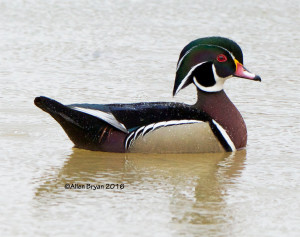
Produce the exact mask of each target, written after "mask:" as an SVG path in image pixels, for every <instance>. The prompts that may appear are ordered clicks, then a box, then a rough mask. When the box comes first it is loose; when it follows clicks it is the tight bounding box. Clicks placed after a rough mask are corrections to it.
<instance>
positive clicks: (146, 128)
mask: <svg viewBox="0 0 300 237" xmlns="http://www.w3.org/2000/svg"><path fill="white" fill-rule="evenodd" d="M191 123H203V121H201V120H193V119H190V120H187V119H184V120H170V121H162V122H158V123H152V124H149V125H147V126H143V127H141V128H139V129H137V130H135V131H133V132H131V133H130V134H129V135H128V136H127V138H126V141H125V149H129V148H130V146H131V145H132V144H133V142H134V140H135V139H137V138H138V137H140V135H142V136H144V135H145V134H146V133H148V132H151V131H154V130H155V129H158V128H160V127H167V126H173V125H180V124H191ZM141 130H143V132H141Z"/></svg>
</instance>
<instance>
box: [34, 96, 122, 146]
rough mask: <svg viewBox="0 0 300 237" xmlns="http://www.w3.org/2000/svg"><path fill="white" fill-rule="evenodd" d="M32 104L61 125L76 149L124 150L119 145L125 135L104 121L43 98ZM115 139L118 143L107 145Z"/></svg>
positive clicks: (36, 99) (38, 98) (37, 98)
mask: <svg viewBox="0 0 300 237" xmlns="http://www.w3.org/2000/svg"><path fill="white" fill-rule="evenodd" d="M34 104H35V105H36V106H37V107H39V108H40V109H42V110H43V111H45V112H47V113H49V114H50V115H51V116H52V117H53V118H54V119H55V120H56V121H57V122H58V123H59V124H60V125H61V127H62V128H63V129H64V131H65V132H66V134H67V135H68V137H69V138H70V139H71V141H72V142H73V143H74V144H75V146H76V147H79V148H84V149H89V150H102V151H110V150H111V149H114V151H117V152H123V150H124V148H123V146H121V144H122V140H123V139H125V137H126V134H125V133H122V132H120V131H117V130H116V129H115V128H114V127H112V126H111V125H109V124H108V123H106V122H105V121H103V120H101V119H99V118H96V117H94V116H92V115H89V114H86V113H83V112H80V111H76V110H73V109H71V108H69V107H67V106H65V105H63V104H61V103H59V102H57V101H55V100H52V99H50V98H47V97H43V96H41V97H36V98H35V100H34ZM110 138H113V139H110ZM115 139H117V140H120V141H118V142H114V144H109V140H115ZM118 144H119V145H118ZM116 146H117V147H116Z"/></svg>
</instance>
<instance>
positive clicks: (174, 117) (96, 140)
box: [35, 37, 260, 153]
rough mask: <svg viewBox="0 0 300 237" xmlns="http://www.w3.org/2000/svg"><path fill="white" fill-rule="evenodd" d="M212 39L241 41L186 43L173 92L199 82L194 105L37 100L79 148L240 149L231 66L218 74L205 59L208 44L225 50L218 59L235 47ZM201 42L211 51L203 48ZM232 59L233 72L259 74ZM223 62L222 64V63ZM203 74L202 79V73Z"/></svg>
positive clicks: (242, 133)
mask: <svg viewBox="0 0 300 237" xmlns="http://www.w3.org/2000/svg"><path fill="white" fill-rule="evenodd" d="M209 39H211V41H210V42H211V43H215V42H216V40H225V41H226V42H225V43H228V42H229V43H230V44H233V46H234V47H238V46H237V45H236V44H235V43H234V42H233V41H230V40H228V39H225V38H220V37H210V38H204V39H199V40H198V43H197V41H193V42H191V43H190V44H189V45H188V46H187V47H185V48H184V50H183V51H182V53H181V56H180V58H179V62H178V69H177V74H176V81H175V86H174V91H173V94H176V93H177V92H178V91H179V90H180V89H182V88H184V87H185V86H187V85H188V84H190V83H192V82H193V83H194V84H195V85H196V86H197V88H198V100H197V103H196V104H195V105H187V104H183V103H171V102H170V103H167V102H153V103H135V104H107V105H102V104H99V105H98V104H73V105H68V106H65V105H62V104H60V103H58V102H57V101H54V100H52V99H49V98H46V97H37V98H36V99H35V104H36V105H37V106H38V107H40V108H41V109H43V110H44V111H45V112H48V113H49V114H50V115H51V116H52V117H53V118H54V119H55V120H56V121H57V122H58V123H59V124H60V125H61V126H62V127H63V129H64V130H65V132H66V133H67V135H68V136H69V138H70V139H71V140H72V141H73V143H74V144H75V146H76V147H79V148H84V149H90V150H101V151H108V152H143V153H196V152H197V153H198V152H225V151H235V150H237V149H241V148H243V147H245V146H246V143H247V130H246V125H245V122H244V120H243V118H242V116H241V114H240V113H239V111H238V110H237V109H236V107H235V106H234V105H233V104H232V102H231V101H230V100H229V98H228V97H227V95H226V94H225V92H224V90H223V87H222V86H223V83H224V81H225V79H227V78H229V75H226V73H227V74H228V73H230V70H229V69H227V68H225V72H223V74H224V73H225V75H222V76H223V77H220V75H219V73H218V71H217V70H218V67H217V66H214V64H213V63H212V62H210V61H207V60H206V61H204V60H203V58H205V57H206V58H207V55H208V56H209V57H211V55H210V51H207V50H211V49H210V48H213V50H215V48H217V50H224V52H223V53H222V54H220V53H219V52H218V53H217V57H219V58H218V61H219V62H220V63H223V62H226V61H227V58H228V57H229V56H230V54H232V52H228V50H226V49H224V48H223V47H224V45H222V43H221V45H222V47H221V46H220V47H219V46H217V47H216V46H212V45H207V42H209ZM204 43H205V44H204ZM223 44H224V43H223ZM195 45H196V46H195ZM199 46H200V47H199ZM203 46H205V47H206V48H205V49H204V50H206V54H207V55H203V54H201V52H203V48H202V47H203ZM197 47H199V49H200V54H199V53H198V52H193V50H195V49H196V50H199V49H198V48H197ZM218 47H219V48H218ZM227 48H228V47H227ZM238 49H239V47H238ZM235 50H237V49H236V48H235ZM197 53H198V54H197ZM226 53H227V55H226V56H225V54H226ZM239 53H241V52H239V51H238V53H237V56H238V57H240V55H239ZM241 55H242V54H241ZM232 57H234V56H232ZM241 57H242V56H241ZM224 58H226V60H225V61H224ZM219 59H220V60H219ZM234 60H236V58H235V57H234V58H233V59H232V61H234ZM240 60H242V58H241V59H240ZM193 61H195V62H193ZM228 61H230V60H228ZM234 63H235V64H234V67H236V68H234V70H233V72H234V73H235V74H236V75H235V76H239V77H242V76H243V77H245V78H248V79H252V80H260V78H259V77H258V76H255V75H254V74H251V73H249V72H248V71H245V69H244V68H243V69H241V68H239V67H238V66H239V65H238V63H239V62H238V61H237V62H235V61H234ZM189 64H191V65H189ZM240 65H241V64H240ZM221 66H223V67H224V64H221ZM221 69H222V68H221ZM222 70H223V69H222ZM226 70H227V71H226ZM241 70H242V72H241ZM246 72H247V73H248V74H246ZM237 73H239V74H237ZM221 74H222V72H221ZM203 75H204V81H203V78H200V77H203ZM210 77H213V78H210ZM193 78H194V79H193ZM220 85H221V87H220ZM203 88H204V89H203ZM205 90H206V91H205Z"/></svg>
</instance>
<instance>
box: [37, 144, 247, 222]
mask: <svg viewBox="0 0 300 237" xmlns="http://www.w3.org/2000/svg"><path fill="white" fill-rule="evenodd" d="M245 157H246V151H245V150H242V151H238V152H235V153H218V154H172V155H171V154H163V155H162V154H117V153H102V152H89V151H85V150H80V149H74V152H73V154H72V155H71V156H70V157H69V159H68V160H67V161H66V162H65V165H64V166H63V167H62V168H61V170H59V171H57V173H56V175H55V176H54V177H44V178H43V180H42V181H41V183H43V184H42V185H41V186H39V187H38V189H37V190H36V199H37V200H39V201H42V200H44V201H45V200H46V199H49V198H51V199H53V198H64V195H67V194H66V193H70V192H82V190H65V184H67V183H69V184H72V183H73V184H75V183H77V184H87V183H89V184H109V183H112V184H124V185H125V188H124V189H123V190H118V191H116V192H115V193H116V195H117V194H118V193H120V192H122V193H125V194H126V195H127V196H131V197H134V195H135V194H138V193H141V192H145V193H147V195H149V193H150V194H152V193H153V195H155V197H156V198H157V197H159V195H161V196H162V197H163V198H164V200H166V199H167V200H168V201H167V203H168V205H169V210H170V215H171V216H172V220H171V222H173V223H174V222H175V223H183V222H184V223H191V224H212V223H220V222H223V221H224V218H226V214H225V213H224V210H225V207H226V195H227V191H228V187H230V185H232V184H234V183H235V182H237V180H238V179H239V175H240V173H241V171H242V169H243V167H244V160H245ZM114 191H115V190H114ZM96 192H97V191H96ZM89 193H93V194H92V195H93V196H97V194H95V192H85V194H86V195H90V194H89ZM101 193H102V194H103V191H98V194H99V197H100V195H102V194H101ZM146 197H147V196H146ZM68 198H70V197H68ZM96 198H97V197H96ZM101 198H103V195H102V196H101ZM158 212H159V210H158Z"/></svg>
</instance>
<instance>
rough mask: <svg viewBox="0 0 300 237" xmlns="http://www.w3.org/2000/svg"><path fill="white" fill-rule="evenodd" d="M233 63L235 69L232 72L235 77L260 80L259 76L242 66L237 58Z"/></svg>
mask: <svg viewBox="0 0 300 237" xmlns="http://www.w3.org/2000/svg"><path fill="white" fill-rule="evenodd" d="M235 64H236V71H235V73H234V74H233V75H234V76H235V77H240V78H245V79H249V80H253V81H261V78H260V76H258V75H255V74H253V73H251V72H249V71H248V70H247V69H246V68H245V67H244V66H243V64H241V63H240V62H238V61H237V60H235Z"/></svg>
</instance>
